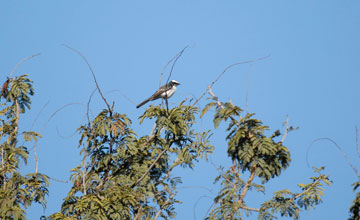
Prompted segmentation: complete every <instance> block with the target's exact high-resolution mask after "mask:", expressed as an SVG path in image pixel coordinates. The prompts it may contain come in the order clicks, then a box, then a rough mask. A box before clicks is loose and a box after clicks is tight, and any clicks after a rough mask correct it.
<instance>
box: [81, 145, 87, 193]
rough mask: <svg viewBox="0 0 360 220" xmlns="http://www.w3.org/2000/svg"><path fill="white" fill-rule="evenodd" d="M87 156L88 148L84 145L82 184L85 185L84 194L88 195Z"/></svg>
mask: <svg viewBox="0 0 360 220" xmlns="http://www.w3.org/2000/svg"><path fill="white" fill-rule="evenodd" d="M86 157H87V154H86V149H85V146H84V158H83V161H82V162H83V164H82V165H83V167H82V168H83V169H82V174H83V175H82V185H83V194H84V195H86V193H87V191H86Z"/></svg>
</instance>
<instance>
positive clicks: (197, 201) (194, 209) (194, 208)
mask: <svg viewBox="0 0 360 220" xmlns="http://www.w3.org/2000/svg"><path fill="white" fill-rule="evenodd" d="M202 198H209V199H211V200H212V198H211V197H210V196H207V195H202V196H200V198H198V199H197V200H196V202H195V204H194V206H193V216H194V220H196V206H197V204H198V203H199V201H200V200H201V199H202Z"/></svg>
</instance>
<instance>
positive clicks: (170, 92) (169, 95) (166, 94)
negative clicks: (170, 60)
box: [161, 86, 176, 98]
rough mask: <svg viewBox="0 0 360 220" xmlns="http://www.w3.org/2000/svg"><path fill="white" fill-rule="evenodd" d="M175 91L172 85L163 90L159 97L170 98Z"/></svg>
mask: <svg viewBox="0 0 360 220" xmlns="http://www.w3.org/2000/svg"><path fill="white" fill-rule="evenodd" d="M175 91H176V87H175V86H173V87H172V88H171V89H169V90H168V91H166V92H164V93H163V94H162V95H161V96H162V97H161V98H166V97H167V98H170V97H171V96H172V95H174V93H175Z"/></svg>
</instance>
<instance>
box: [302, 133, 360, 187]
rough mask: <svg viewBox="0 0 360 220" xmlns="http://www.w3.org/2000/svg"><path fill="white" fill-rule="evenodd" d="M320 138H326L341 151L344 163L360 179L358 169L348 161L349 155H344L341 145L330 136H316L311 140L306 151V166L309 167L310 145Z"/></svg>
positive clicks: (320, 139)
mask: <svg viewBox="0 0 360 220" xmlns="http://www.w3.org/2000/svg"><path fill="white" fill-rule="evenodd" d="M322 140H326V141H330V142H331V143H332V144H334V145H335V147H336V148H337V149H338V150H339V151H340V152H341V154H342V156H343V157H344V158H345V160H346V163H347V164H348V165H349V166H350V167H351V168H352V169H353V171H354V173H355V174H356V176H357V177H358V178H359V180H360V173H359V171H358V170H357V169H356V167H355V166H354V165H353V164H352V163H351V162H350V159H349V157H348V156H347V155H346V153H345V151H344V150H343V149H342V147H340V146H339V145H338V144H337V143H336V142H335V141H334V140H332V139H331V138H327V137H325V138H317V139H315V140H313V142H311V144H310V146H309V147H308V149H307V151H306V163H307V165H308V167H310V165H309V151H310V148H311V147H312V145H313V144H314V143H316V142H318V141H322Z"/></svg>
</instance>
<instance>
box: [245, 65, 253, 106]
mask: <svg viewBox="0 0 360 220" xmlns="http://www.w3.org/2000/svg"><path fill="white" fill-rule="evenodd" d="M252 66H253V65H252V64H250V66H249V70H248V83H247V88H246V98H245V106H246V112H249V88H250V70H251V68H252Z"/></svg>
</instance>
